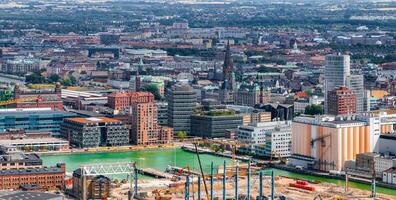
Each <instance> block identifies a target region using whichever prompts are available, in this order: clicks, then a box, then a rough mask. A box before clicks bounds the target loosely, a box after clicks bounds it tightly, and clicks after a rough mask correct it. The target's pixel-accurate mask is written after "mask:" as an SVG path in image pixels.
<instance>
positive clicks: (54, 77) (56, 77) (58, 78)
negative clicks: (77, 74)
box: [48, 74, 60, 83]
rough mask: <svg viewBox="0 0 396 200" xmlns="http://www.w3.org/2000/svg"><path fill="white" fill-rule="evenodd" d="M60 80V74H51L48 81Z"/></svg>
mask: <svg viewBox="0 0 396 200" xmlns="http://www.w3.org/2000/svg"><path fill="white" fill-rule="evenodd" d="M59 80H60V77H59V75H58V74H51V75H50V76H49V77H48V82H50V83H57V82H59Z"/></svg>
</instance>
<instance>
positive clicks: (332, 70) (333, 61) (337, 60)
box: [324, 55, 351, 113]
mask: <svg viewBox="0 0 396 200" xmlns="http://www.w3.org/2000/svg"><path fill="white" fill-rule="evenodd" d="M350 59H351V58H350V56H349V55H328V56H326V62H325V65H326V66H325V72H324V76H325V90H324V95H325V113H328V112H329V109H328V96H327V95H328V92H329V91H332V90H334V89H336V88H339V87H341V86H346V84H347V77H348V76H349V75H350V71H351V70H350V67H351V66H350Z"/></svg>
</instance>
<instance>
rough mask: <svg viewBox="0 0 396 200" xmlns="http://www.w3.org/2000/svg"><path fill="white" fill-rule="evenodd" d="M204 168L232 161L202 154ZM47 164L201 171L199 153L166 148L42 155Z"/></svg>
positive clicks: (207, 171) (75, 167)
mask: <svg viewBox="0 0 396 200" xmlns="http://www.w3.org/2000/svg"><path fill="white" fill-rule="evenodd" d="M200 157H201V161H202V169H203V170H204V172H205V173H209V172H210V165H211V162H213V165H214V166H215V167H218V166H219V165H223V162H224V160H226V161H227V162H228V163H231V162H232V161H231V160H230V159H227V158H222V157H216V156H212V155H208V154H200ZM41 158H42V159H43V163H44V164H45V165H55V164H56V163H59V162H63V163H66V171H67V172H72V171H73V170H75V169H77V168H78V167H79V166H80V165H84V164H100V163H114V162H136V164H137V166H138V168H154V169H158V170H161V171H164V170H165V169H166V167H167V166H168V165H174V166H179V167H185V166H190V169H192V170H195V171H199V163H198V159H197V155H196V154H194V153H189V152H185V151H183V150H181V149H164V150H156V151H151V150H150V151H131V152H112V153H86V154H62V155H42V156H41Z"/></svg>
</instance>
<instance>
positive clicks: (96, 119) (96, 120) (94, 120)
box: [65, 117, 120, 124]
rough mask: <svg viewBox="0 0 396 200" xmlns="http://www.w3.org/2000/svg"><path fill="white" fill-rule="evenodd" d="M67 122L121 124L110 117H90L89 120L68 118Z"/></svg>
mask: <svg viewBox="0 0 396 200" xmlns="http://www.w3.org/2000/svg"><path fill="white" fill-rule="evenodd" d="M65 120H68V121H73V122H78V123H82V124H88V123H99V122H105V123H111V122H120V120H117V119H112V118H108V117H88V118H83V117H74V118H66V119H65Z"/></svg>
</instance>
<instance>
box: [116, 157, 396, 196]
mask: <svg viewBox="0 0 396 200" xmlns="http://www.w3.org/2000/svg"><path fill="white" fill-rule="evenodd" d="M249 168H250V169H249ZM187 170H188V169H183V170H182V171H183V172H185V173H183V174H180V173H178V174H177V177H178V178H179V180H175V179H139V180H138V181H137V187H136V189H137V192H136V193H134V198H136V199H153V200H171V199H207V200H212V199H261V200H264V199H339V200H341V199H385V200H386V199H389V200H391V199H395V196H391V195H385V194H379V193H375V191H374V192H373V191H367V190H361V189H355V188H348V186H338V185H336V184H331V183H320V182H314V181H309V180H298V179H293V178H290V177H284V176H276V175H275V174H273V172H272V170H262V169H260V168H258V167H253V166H251V167H249V166H248V165H240V166H239V167H236V166H235V167H234V166H231V167H230V166H227V170H226V173H224V170H223V169H222V168H220V169H218V171H216V172H214V173H213V175H212V174H206V175H204V176H201V175H196V174H197V173H198V172H188V171H187ZM235 170H237V172H235ZM203 177H204V178H203ZM118 186H119V187H117V188H114V189H113V190H112V197H113V198H115V199H127V198H128V194H129V193H130V192H129V191H130V184H128V183H125V184H120V185H118ZM236 197H238V198H236Z"/></svg>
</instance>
